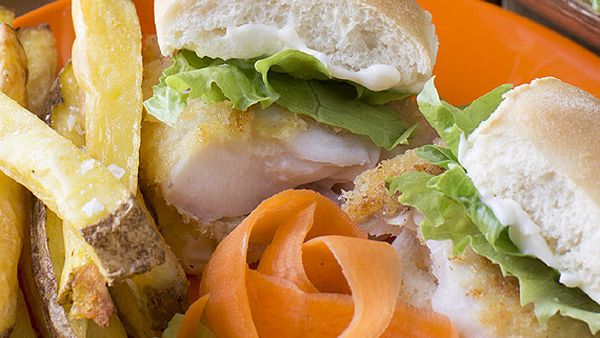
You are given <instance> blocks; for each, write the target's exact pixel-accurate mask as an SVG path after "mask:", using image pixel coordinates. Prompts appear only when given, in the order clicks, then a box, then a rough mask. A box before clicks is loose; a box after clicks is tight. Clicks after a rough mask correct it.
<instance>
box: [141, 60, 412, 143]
mask: <svg viewBox="0 0 600 338" xmlns="http://www.w3.org/2000/svg"><path fill="white" fill-rule="evenodd" d="M173 59H174V62H173V65H172V66H171V67H169V68H167V69H166V70H165V72H164V74H163V76H162V77H161V79H160V82H159V84H158V85H157V86H155V87H154V95H153V96H152V98H150V99H149V100H147V101H146V102H145V103H144V105H145V107H146V109H147V111H148V113H150V114H151V115H153V116H155V117H156V118H157V119H159V120H161V121H163V122H164V123H167V124H169V125H175V123H176V122H177V119H178V117H179V115H180V114H181V112H182V111H183V109H184V108H185V106H186V104H187V101H188V100H190V99H196V98H201V99H203V100H204V101H205V102H207V103H209V104H210V103H216V102H221V101H228V102H229V103H230V104H231V106H232V107H233V108H235V109H238V110H241V111H245V110H247V109H248V108H249V107H250V106H252V105H255V104H260V105H261V106H262V107H263V108H266V107H268V106H269V105H271V104H274V103H275V104H277V105H280V106H282V107H284V108H286V109H288V110H290V111H292V112H294V113H297V114H300V115H305V116H308V117H310V118H312V119H314V120H315V121H317V122H319V123H323V124H326V125H328V126H331V127H336V128H342V129H345V130H348V131H349V132H351V133H354V134H357V135H363V136H367V137H369V138H370V139H371V140H372V141H373V143H375V144H376V145H377V146H379V147H382V148H385V149H388V150H391V149H393V148H395V147H396V146H398V145H399V144H406V143H407V142H408V138H409V137H410V135H411V134H412V133H413V132H414V130H415V128H416V126H414V125H413V126H411V125H409V124H408V123H406V122H405V121H404V120H403V119H402V118H401V116H399V114H397V113H396V112H395V111H394V110H392V109H391V108H389V107H387V106H385V105H384V104H385V103H388V102H390V101H394V100H400V99H403V98H406V97H407V96H409V94H403V93H396V92H392V91H383V92H373V91H370V90H368V89H366V88H364V87H362V86H359V85H357V84H351V83H346V82H340V81H334V80H333V79H332V75H331V73H330V72H329V70H328V69H327V68H326V67H325V66H324V65H323V64H322V63H321V62H319V61H318V60H317V59H316V58H314V57H313V56H311V55H308V54H306V53H303V52H300V51H297V50H285V51H282V52H279V53H277V54H275V55H273V56H270V57H267V58H264V59H259V60H227V61H223V60H220V59H210V58H200V57H198V56H197V55H196V54H195V53H193V52H190V51H182V52H181V53H179V54H177V55H176V56H175V57H174V58H173Z"/></svg>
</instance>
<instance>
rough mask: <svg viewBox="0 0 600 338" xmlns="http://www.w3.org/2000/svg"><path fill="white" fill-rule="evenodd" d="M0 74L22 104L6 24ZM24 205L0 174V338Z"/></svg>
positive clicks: (10, 300) (8, 320) (12, 296)
mask: <svg viewBox="0 0 600 338" xmlns="http://www.w3.org/2000/svg"><path fill="white" fill-rule="evenodd" d="M0 12H2V11H0ZM0 74H1V76H0V91H2V92H4V93H6V94H7V95H9V96H10V97H12V98H14V99H15V100H17V101H18V102H19V103H20V104H22V105H24V104H26V102H27V101H26V100H27V92H26V87H25V84H26V82H27V58H26V56H25V52H24V51H23V47H22V46H21V44H20V43H19V41H18V39H17V35H16V33H15V31H14V30H13V29H12V28H11V27H10V26H9V25H8V24H6V23H0ZM0 121H2V120H0ZM27 201H28V199H27V194H26V191H25V190H24V189H23V187H21V186H20V185H19V184H17V183H16V182H15V181H13V180H12V179H10V178H9V177H7V176H5V175H4V174H2V173H1V172H0V234H1V235H0V254H2V258H1V259H0V281H2V284H3V287H2V288H0V337H6V336H8V335H9V334H10V332H11V330H12V329H13V326H14V325H15V323H16V320H17V317H16V313H17V299H18V295H19V292H20V291H19V284H18V280H17V268H18V264H19V256H20V254H21V244H22V242H23V236H24V232H25V224H26V215H27Z"/></svg>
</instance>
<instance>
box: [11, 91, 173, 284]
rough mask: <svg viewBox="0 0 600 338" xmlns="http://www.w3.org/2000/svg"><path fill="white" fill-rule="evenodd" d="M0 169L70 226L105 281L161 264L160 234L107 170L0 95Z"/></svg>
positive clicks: (162, 258)
mask: <svg viewBox="0 0 600 338" xmlns="http://www.w3.org/2000/svg"><path fill="white" fill-rule="evenodd" d="M0 121H2V122H3V123H2V124H1V125H0V169H2V170H3V171H4V172H5V173H7V174H8V175H9V176H10V177H12V178H13V179H15V180H16V181H18V182H19V183H21V184H23V185H25V186H26V187H27V188H28V189H29V190H30V191H32V192H33V194H34V195H36V197H38V198H39V199H41V200H42V201H43V202H44V204H46V205H47V206H48V207H49V208H50V209H51V210H52V211H54V212H56V214H57V215H58V216H59V217H61V218H62V219H63V220H65V222H66V223H68V224H70V225H72V226H74V227H75V229H76V230H77V231H78V233H80V234H81V235H82V236H83V238H84V239H85V241H86V242H87V243H88V244H90V246H91V247H92V248H93V249H94V253H95V255H96V256H97V257H95V259H97V262H98V263H99V268H101V270H102V273H103V274H104V275H105V276H106V277H107V278H108V280H109V281H110V282H114V281H116V280H121V279H124V278H127V277H130V276H133V275H135V274H138V273H142V272H145V271H148V270H150V269H151V268H152V267H154V266H156V265H159V264H162V263H164V255H165V253H164V250H163V249H162V247H161V246H160V244H159V243H160V235H159V234H158V231H157V230H156V229H154V228H153V227H152V224H151V222H150V220H149V219H148V217H147V215H146V214H145V213H144V211H143V209H142V208H141V207H140V205H139V204H138V203H137V202H136V201H135V199H134V197H133V196H132V194H131V193H130V192H129V191H128V190H127V188H126V187H124V186H123V185H122V184H120V183H119V182H118V181H117V179H116V178H115V177H114V176H113V175H112V174H111V172H110V171H109V170H107V169H106V168H104V167H103V166H101V165H100V164H99V163H97V162H96V161H94V160H93V159H91V158H90V157H89V156H86V155H85V154H84V153H82V152H81V151H80V150H79V149H77V148H76V147H75V145H73V143H71V142H69V141H68V140H65V139H63V138H62V137H60V136H59V135H58V134H57V133H56V132H55V131H54V130H52V129H50V127H48V126H46V125H45V124H44V123H43V122H42V121H41V120H39V119H38V118H37V117H36V116H35V115H33V114H31V113H29V112H28V111H27V110H25V109H23V108H21V107H20V106H19V105H18V104H16V103H15V102H14V101H13V100H11V99H9V98H8V97H6V96H5V95H3V94H0Z"/></svg>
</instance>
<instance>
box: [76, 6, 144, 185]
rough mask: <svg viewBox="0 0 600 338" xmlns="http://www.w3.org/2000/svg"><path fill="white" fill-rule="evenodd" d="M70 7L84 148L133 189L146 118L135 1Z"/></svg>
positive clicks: (139, 32)
mask: <svg viewBox="0 0 600 338" xmlns="http://www.w3.org/2000/svg"><path fill="white" fill-rule="evenodd" d="M72 12H73V13H72V14H73V25H74V28H75V35H76V38H75V42H74V44H73V67H74V70H75V77H76V78H77V82H78V83H79V86H80V87H81V90H82V92H83V93H84V95H83V101H82V102H83V107H82V108H83V111H84V112H85V119H86V151H87V153H88V154H89V155H90V156H92V157H93V158H95V159H98V160H100V161H101V162H103V163H104V164H105V165H106V166H107V167H109V168H112V169H113V172H114V173H115V174H116V176H118V177H119V178H120V180H121V182H122V183H123V184H125V185H126V186H127V187H128V188H129V191H131V192H133V193H134V194H135V193H136V191H137V173H138V165H139V147H140V122H141V119H142V89H141V84H142V54H141V48H142V47H141V41H142V35H141V30H140V25H139V21H138V17H137V14H136V11H135V6H134V5H133V2H131V1H129V0H105V1H97V0H96V1H94V0H75V1H73V2H72ZM107 13H110V15H108V14H107Z"/></svg>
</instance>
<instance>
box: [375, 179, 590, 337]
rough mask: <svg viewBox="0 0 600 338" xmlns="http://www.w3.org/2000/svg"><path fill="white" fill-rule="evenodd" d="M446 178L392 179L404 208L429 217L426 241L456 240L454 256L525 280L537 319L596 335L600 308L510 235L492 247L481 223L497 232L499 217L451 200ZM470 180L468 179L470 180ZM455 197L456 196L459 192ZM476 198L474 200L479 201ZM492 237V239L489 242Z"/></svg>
mask: <svg viewBox="0 0 600 338" xmlns="http://www.w3.org/2000/svg"><path fill="white" fill-rule="evenodd" d="M444 175H448V177H451V178H444V179H447V180H455V179H457V178H458V179H459V181H464V180H468V179H469V178H468V177H462V178H460V177H454V176H462V175H456V172H454V173H449V171H446V172H445V173H443V174H441V175H440V176H444ZM440 176H432V175H429V174H427V173H423V172H409V173H405V174H404V175H402V176H400V177H396V178H391V179H388V182H387V186H388V191H389V192H390V193H396V192H401V193H402V194H401V195H400V197H399V201H400V203H402V204H404V205H409V206H412V207H414V208H416V209H417V210H419V212H420V213H421V214H423V216H424V219H423V221H422V223H421V230H422V233H423V237H424V238H425V239H427V240H430V239H431V240H451V241H452V243H453V252H454V254H456V255H459V254H460V253H462V252H463V250H464V249H465V248H466V247H467V246H470V247H471V248H472V249H473V251H475V252H476V253H477V254H479V255H481V256H483V257H485V258H487V259H489V260H490V261H492V262H493V263H495V264H497V265H498V266H499V267H500V269H501V271H502V274H503V275H504V276H513V277H516V278H517V279H518V280H519V289H520V290H519V291H520V292H519V294H520V301H521V305H523V306H525V305H527V304H530V303H531V304H533V306H534V312H535V315H536V317H537V318H538V320H539V321H540V322H541V323H546V322H547V321H548V319H550V318H551V317H552V316H554V315H556V314H557V313H560V314H561V315H562V316H567V317H571V318H574V319H578V320H581V321H583V322H585V323H586V324H587V325H588V327H589V329H590V331H591V332H592V333H596V332H598V330H600V305H598V304H597V303H596V302H594V301H593V300H592V299H590V298H589V297H588V296H587V295H586V294H585V293H584V292H583V291H581V290H580V289H578V288H569V287H566V286H564V285H563V284H561V283H560V282H559V276H560V275H559V274H558V272H556V271H555V270H553V269H552V268H550V267H548V266H547V265H545V264H544V263H543V262H542V261H540V260H539V259H536V258H534V257H530V256H525V255H522V254H520V253H519V252H518V251H517V250H516V247H515V246H514V244H513V243H512V242H511V241H510V238H509V236H508V233H507V231H506V230H503V231H501V233H500V235H499V236H498V237H497V239H496V240H495V245H492V243H490V242H489V241H488V240H487V238H486V236H485V235H484V233H482V231H481V230H480V229H479V226H477V225H476V223H480V224H486V223H488V225H487V226H485V227H484V228H493V226H494V224H495V223H498V221H497V220H496V219H495V217H494V216H493V214H488V215H485V216H483V217H480V216H479V215H478V213H473V212H472V211H469V210H468V209H467V208H466V207H465V205H464V204H463V203H461V202H459V201H457V200H456V199H454V198H452V197H450V196H452V195H453V194H454V192H455V191H458V190H459V189H456V188H449V187H443V186H440V184H439V180H440V178H439V177H440ZM464 176H466V175H464ZM453 191H454V192H453ZM475 196H476V193H475V194H474V195H473V196H472V197H471V199H475V198H476V197H475ZM488 237H489V236H488Z"/></svg>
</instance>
